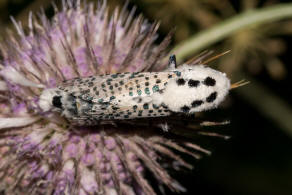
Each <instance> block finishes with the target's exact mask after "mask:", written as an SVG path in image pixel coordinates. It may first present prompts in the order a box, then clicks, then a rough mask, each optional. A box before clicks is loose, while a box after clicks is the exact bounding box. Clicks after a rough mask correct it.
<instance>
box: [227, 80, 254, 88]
mask: <svg viewBox="0 0 292 195" xmlns="http://www.w3.org/2000/svg"><path fill="white" fill-rule="evenodd" d="M249 83H250V82H249V81H245V80H241V81H238V82H236V83H233V84H231V86H230V89H235V88H238V87H241V86H244V85H247V84H249Z"/></svg>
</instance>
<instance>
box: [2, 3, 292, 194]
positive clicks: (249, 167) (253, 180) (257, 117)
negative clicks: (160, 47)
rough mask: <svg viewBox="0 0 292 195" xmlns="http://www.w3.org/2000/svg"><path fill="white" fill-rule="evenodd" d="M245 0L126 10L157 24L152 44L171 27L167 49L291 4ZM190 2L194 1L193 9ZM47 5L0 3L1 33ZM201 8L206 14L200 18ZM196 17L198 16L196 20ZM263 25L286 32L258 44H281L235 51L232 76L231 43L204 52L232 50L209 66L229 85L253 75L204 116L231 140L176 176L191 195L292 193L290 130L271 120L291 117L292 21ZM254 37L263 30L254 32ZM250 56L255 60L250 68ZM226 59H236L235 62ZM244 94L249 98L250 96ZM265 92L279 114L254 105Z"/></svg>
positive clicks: (216, 143) (216, 144)
mask: <svg viewBox="0 0 292 195" xmlns="http://www.w3.org/2000/svg"><path fill="white" fill-rule="evenodd" d="M243 1H245V0H242V1H228V0H223V1H219V0H218V1H215V0H205V1H203V0H198V1H193V0H132V1H130V5H129V6H128V7H129V8H131V7H133V6H134V5H136V6H137V13H143V15H144V16H145V17H146V18H149V19H150V21H154V20H159V21H161V28H160V31H159V33H160V38H159V39H158V41H159V40H160V39H161V37H163V36H165V35H166V34H167V33H168V31H169V30H171V29H173V28H174V27H176V34H175V37H174V40H173V42H172V46H175V45H176V44H178V43H180V42H181V41H183V40H187V39H188V38H189V37H191V36H193V35H195V34H196V33H197V32H199V31H201V30H204V29H208V28H210V27H212V26H213V25H215V24H217V23H220V22H222V21H224V20H228V19H229V18H231V17H233V16H234V15H237V14H240V13H242V12H244V11H245V10H247V9H259V8H262V7H265V6H272V5H275V4H279V3H283V2H289V1H276V0H274V1H257V0H255V1H251V0H248V1H245V2H248V3H249V5H248V6H247V7H248V8H245V9H243V5H242V4H243ZM56 2H59V1H56ZM108 2H109V4H111V5H112V6H113V5H116V4H118V5H123V3H124V1H118V0H115V1H113V0H108ZM192 2H196V5H194V4H193V3H192ZM50 3H51V1H48V0H31V1H29V0H0V32H2V33H3V32H4V31H5V29H7V28H10V27H11V26H12V25H11V22H10V19H9V16H10V15H12V16H14V17H15V18H16V19H17V20H21V21H22V23H24V24H25V23H26V19H27V14H28V12H29V11H30V10H32V11H38V10H39V9H40V7H41V6H42V7H44V8H45V10H46V12H47V13H48V15H51V14H52V9H51V8H50ZM248 3H247V4H248ZM218 7H219V8H218ZM220 7H221V8H220ZM220 9H221V11H220ZM228 9H230V10H228ZM199 10H201V11H199ZM202 10H203V11H202ZM204 10H207V11H206V13H205V15H204ZM196 12H197V13H198V15H199V14H200V15H202V16H198V15H196ZM266 25H267V26H268V25H271V26H273V25H274V26H276V27H275V28H276V29H281V28H284V27H285V28H286V31H285V32H284V33H282V34H280V33H274V34H273V33H270V34H265V33H263V34H262V36H263V37H264V38H263V40H262V42H260V43H259V44H263V46H264V47H269V44H266V43H268V42H265V40H266V41H268V40H277V41H278V43H281V44H282V46H281V44H280V46H278V47H279V49H277V45H276V46H273V45H272V46H271V48H270V49H269V48H267V51H269V50H273V49H274V50H276V52H271V53H269V52H267V53H265V51H259V50H257V49H254V48H252V46H251V48H248V50H247V51H248V52H246V51H244V52H242V53H240V52H239V53H237V55H238V56H242V58H241V59H239V60H238V61H235V62H236V63H237V64H236V65H237V67H236V68H234V70H232V71H229V69H227V70H226V66H224V64H223V65H222V63H228V59H229V58H232V55H234V54H232V51H237V50H236V46H234V45H232V41H230V40H229V39H228V38H227V39H224V40H221V41H220V42H218V43H217V44H215V45H212V46H210V47H208V49H212V50H215V51H218V52H217V53H220V52H222V51H224V50H226V49H231V50H232V51H231V54H228V55H226V56H223V57H222V58H223V60H221V59H219V60H218V61H215V62H214V66H216V67H217V68H219V69H221V70H222V71H227V72H228V75H229V76H230V77H231V78H232V79H235V81H236V79H238V78H237V77H235V78H234V76H233V75H237V74H238V73H240V74H241V75H246V77H247V78H248V79H247V80H249V78H251V79H252V81H253V82H251V83H250V84H249V85H247V86H244V87H242V88H245V90H241V89H238V90H237V89H236V90H233V91H232V92H231V94H230V96H229V98H228V99H227V100H226V102H225V103H224V104H223V106H222V107H220V108H219V109H218V110H216V111H212V112H210V113H208V117H210V116H214V118H218V116H219V118H221V119H222V118H225V119H228V120H230V121H231V124H230V125H227V126H223V127H220V128H221V129H222V131H224V133H226V134H228V135H231V136H232V138H231V139H230V140H228V141H224V140H222V139H218V138H211V139H210V140H209V141H208V143H207V147H208V148H210V149H212V151H213V155H212V156H210V157H205V158H203V159H202V160H200V161H198V162H194V163H196V166H195V169H194V170H193V171H192V172H184V173H177V174H176V177H177V179H178V181H180V182H181V183H182V184H183V185H184V186H185V187H186V188H187V189H188V190H189V191H188V193H189V194H211V193H212V194H216V195H221V194H225V195H228V194H238V195H240V194H251V195H252V194H271V195H272V194H278V195H286V194H287V195H288V194H292V154H291V151H292V137H291V136H292V132H291V128H292V127H290V128H289V126H288V128H285V125H283V123H286V122H288V121H287V120H277V119H275V118H277V117H280V119H281V118H287V117H288V118H289V116H290V115H289V113H291V112H292V110H291V108H292V107H291V104H292V100H291V95H290V94H291V92H292V87H291V86H292V82H291V78H292V77H291V70H292V68H291V53H292V44H291V43H292V36H291V35H292V22H291V21H290V20H288V19H287V20H282V21H277V22H273V23H269V24H266ZM266 25H265V27H266ZM277 25H278V26H277ZM259 28H261V27H259ZM289 28H290V29H291V30H290V31H291V32H290V31H289ZM287 29H288V30H287ZM271 32H272V31H271ZM258 33H261V32H260V31H258ZM0 34H1V33H0ZM3 39H5V37H3V35H2V36H1V37H0V40H3ZM233 41H236V39H233ZM229 44H230V45H229ZM251 45H252V44H251ZM229 47H230V48H229ZM234 47H235V49H234ZM215 53H216V52H215ZM194 55H195V54H194ZM253 59H256V62H255V63H254V62H253ZM273 59H277V60H278V61H277V63H275V64H273V63H272V64H270V65H269V66H267V64H269V63H270V62H271V61H273ZM231 62H234V59H233V61H232V60H231ZM229 63H230V61H229ZM252 63H254V64H253V67H250V64H252ZM279 64H280V65H279ZM227 68H228V66H227ZM255 87H259V88H264V89H265V91H264V92H263V93H261V94H258V96H256V95H254V94H251V93H253V92H252V91H253V90H252V89H254V88H255ZM249 89H250V90H249ZM247 93H250V94H251V95H252V96H251V97H250V96H248V95H247ZM253 95H254V96H253ZM271 95H272V96H273V97H276V98H275V99H272V100H271V101H275V102H276V101H280V102H284V105H285V106H284V108H285V111H283V110H279V109H277V102H276V107H275V105H273V106H270V104H271V105H272V103H273V102H271V103H270V104H269V103H267V104H266V105H265V107H264V108H263V106H260V102H261V101H263V100H265V98H267V97H270V96H271ZM248 97H249V98H248ZM255 97H256V98H255ZM267 109H268V110H269V111H271V114H270V113H267ZM286 111H287V112H286ZM286 113H288V115H287V114H286ZM273 116H277V117H273ZM291 120H292V118H291ZM288 124H289V123H288ZM286 126H287V125H286Z"/></svg>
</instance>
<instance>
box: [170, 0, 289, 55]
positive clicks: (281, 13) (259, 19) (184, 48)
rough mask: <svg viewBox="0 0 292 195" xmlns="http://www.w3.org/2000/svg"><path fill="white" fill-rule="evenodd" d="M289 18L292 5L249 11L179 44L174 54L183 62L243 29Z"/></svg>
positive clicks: (284, 4) (285, 4)
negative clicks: (186, 58)
mask: <svg viewBox="0 0 292 195" xmlns="http://www.w3.org/2000/svg"><path fill="white" fill-rule="evenodd" d="M289 17H292V3H283V4H278V5H275V6H270V7H266V8H262V9H255V10H249V11H246V12H244V13H242V14H239V15H236V16H234V17H232V18H231V19H228V20H225V21H223V22H221V23H219V24H217V25H214V26H213V27H211V28H209V29H208V30H204V31H201V32H200V33H198V34H196V35H195V36H193V37H191V38H189V39H187V40H186V41H184V42H182V43H180V44H178V45H177V46H176V47H175V48H174V50H173V51H172V53H175V54H176V57H177V60H178V61H182V60H183V59H184V58H185V57H187V56H190V55H192V54H194V53H197V52H199V51H200V50H202V49H206V48H207V47H208V46H210V45H211V44H214V43H216V42H217V41H220V40H222V39H224V38H226V37H227V36H229V35H231V34H232V33H234V32H236V31H239V30H241V29H243V28H246V27H248V26H251V25H259V24H264V23H268V22H273V21H276V20H280V19H284V18H289Z"/></svg>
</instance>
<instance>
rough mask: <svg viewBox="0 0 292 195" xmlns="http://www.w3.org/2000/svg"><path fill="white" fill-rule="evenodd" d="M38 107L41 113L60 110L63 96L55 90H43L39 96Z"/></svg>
mask: <svg viewBox="0 0 292 195" xmlns="http://www.w3.org/2000/svg"><path fill="white" fill-rule="evenodd" d="M39 106H40V108H41V109H42V111H43V112H47V111H50V110H53V111H59V110H62V108H63V95H62V94H61V93H60V92H59V91H58V90H57V89H55V88H53V89H45V90H44V91H43V92H42V94H41V95H40V98H39Z"/></svg>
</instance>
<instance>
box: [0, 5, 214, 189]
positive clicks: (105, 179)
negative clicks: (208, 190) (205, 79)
mask: <svg viewBox="0 0 292 195" xmlns="http://www.w3.org/2000/svg"><path fill="white" fill-rule="evenodd" d="M63 2H64V3H63V7H62V9H61V10H60V11H58V9H57V8H56V13H55V16H54V17H53V18H52V20H51V21H49V20H48V19H47V18H46V16H45V15H44V14H40V15H39V16H38V17H34V16H32V15H31V16H30V18H29V24H30V25H29V32H28V33H25V32H24V30H23V29H22V26H21V25H20V24H18V23H17V22H15V21H14V23H15V26H16V30H17V33H18V34H17V36H15V35H9V36H8V37H7V39H8V41H7V42H8V44H1V45H0V48H1V54H2V58H1V61H0V134H1V136H0V158H1V161H0V176H1V180H0V190H1V191H5V193H7V194H56V195H59V194H155V191H154V188H153V187H152V186H151V185H150V183H149V181H148V180H147V179H146V178H145V173H146V172H148V173H150V175H151V176H152V177H153V178H154V179H156V180H157V181H158V185H161V186H167V187H168V188H170V189H171V190H172V191H177V192H179V191H184V190H185V189H184V188H183V187H181V186H180V184H179V183H178V182H177V181H176V180H175V179H174V178H172V177H171V176H170V175H169V174H168V172H167V170H166V169H165V168H164V166H162V165H164V164H167V165H168V166H169V167H170V168H177V167H179V168H183V167H184V168H192V165H190V164H189V163H187V162H185V161H184V160H183V159H182V158H181V157H180V155H179V154H178V153H185V154H189V155H191V156H193V157H195V158H199V157H200V154H202V153H207V154H208V153H209V151H207V150H205V149H202V148H201V147H199V146H197V145H195V144H193V143H192V141H191V140H190V139H187V138H185V136H184V133H185V134H186V135H187V134H188V133H190V132H192V133H193V132H194V131H195V129H194V128H193V127H192V128H190V127H187V126H184V125H183V124H185V123H186V122H187V120H185V121H184V122H182V123H180V122H179V121H178V120H173V119H170V120H169V119H163V120H164V121H154V122H153V121H147V120H146V121H145V120H144V121H137V122H133V121H131V122H130V121H127V122H126V121H125V122H124V121H120V122H119V123H117V124H115V125H111V124H109V125H99V126H92V127H82V126H81V127H76V126H72V125H71V124H70V123H69V122H67V120H66V119H65V118H64V117H63V116H61V115H59V114H57V113H53V112H50V111H49V112H47V113H43V112H42V111H41V110H40V109H39V107H38V98H39V96H40V94H41V93H42V90H43V89H47V88H52V87H55V86H57V85H58V83H61V82H62V81H64V80H68V79H72V78H75V77H80V78H83V77H88V76H91V75H100V74H108V73H118V72H133V71H161V70H163V69H164V68H165V67H166V66H167V62H165V60H164V59H165V57H166V55H167V53H166V48H167V46H168V44H169V41H170V36H167V37H166V38H165V39H164V40H163V41H162V42H161V43H160V44H159V45H155V44H154V41H155V39H156V37H157V34H156V32H157V29H158V26H159V25H158V24H157V23H154V24H149V23H147V22H146V21H145V20H144V19H143V17H142V16H138V17H137V18H136V17H134V16H133V15H134V13H133V12H130V13H127V12H126V11H125V10H126V9H122V11H119V9H116V10H115V11H114V12H113V13H112V14H110V13H109V12H108V9H107V5H106V3H105V1H99V4H98V5H97V6H94V5H93V4H87V3H85V2H82V5H81V4H80V1H73V0H68V1H63ZM155 120H160V119H155ZM161 120H162V119H161ZM165 123H167V124H168V125H167V126H169V125H170V126H171V127H172V128H173V129H175V130H176V131H174V132H171V131H170V132H163V131H162V130H161V129H160V128H159V127H158V125H156V124H165ZM193 126H194V125H193ZM197 127H198V125H197ZM176 134H179V135H176ZM205 134H206V132H205Z"/></svg>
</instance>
